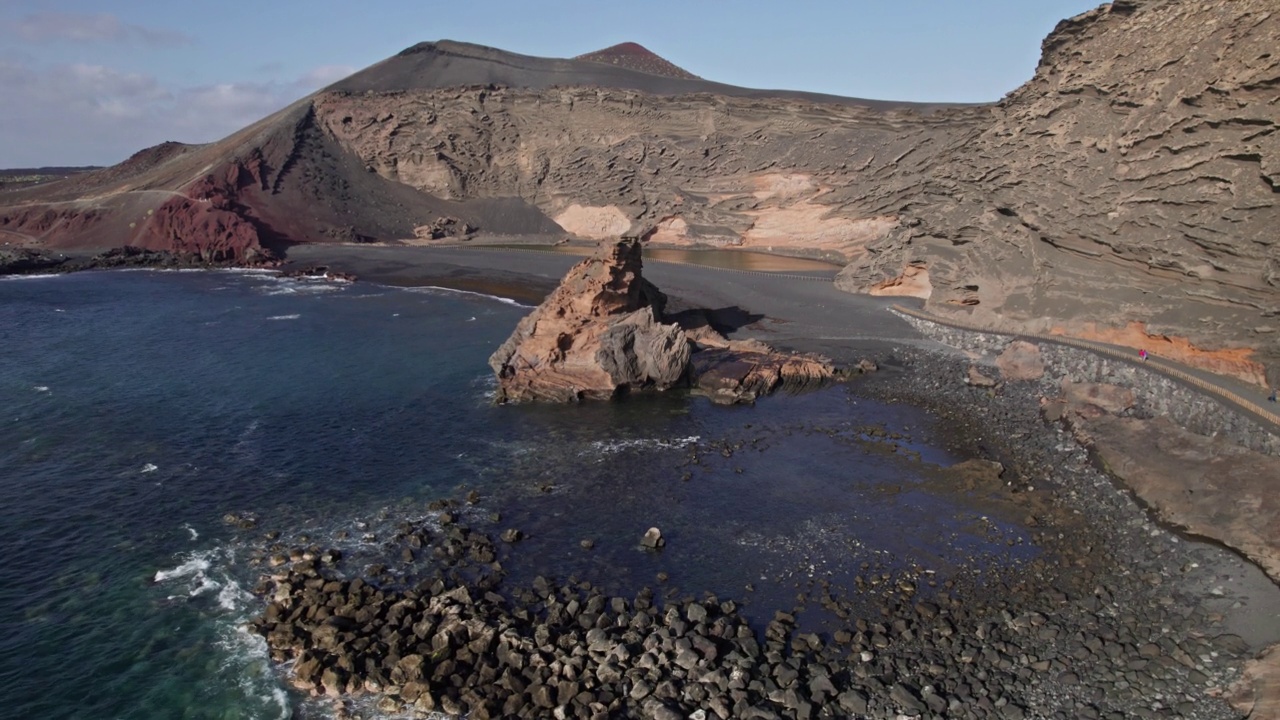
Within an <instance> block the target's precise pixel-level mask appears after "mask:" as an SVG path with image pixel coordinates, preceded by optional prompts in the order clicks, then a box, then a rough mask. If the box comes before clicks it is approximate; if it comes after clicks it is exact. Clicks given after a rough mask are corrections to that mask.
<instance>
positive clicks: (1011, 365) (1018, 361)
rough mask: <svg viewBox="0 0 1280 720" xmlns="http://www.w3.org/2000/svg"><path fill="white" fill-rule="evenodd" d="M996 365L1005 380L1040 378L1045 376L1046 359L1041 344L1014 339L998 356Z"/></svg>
mask: <svg viewBox="0 0 1280 720" xmlns="http://www.w3.org/2000/svg"><path fill="white" fill-rule="evenodd" d="M996 367H998V368H1000V376H1001V377H1003V378H1004V379H1005V380H1039V379H1040V378H1041V377H1044V360H1043V359H1042V358H1041V357H1040V346H1039V345H1036V344H1034V343H1029V342H1027V341H1025V340H1014V341H1013V342H1011V343H1009V347H1007V348H1005V350H1004V352H1002V353H1000V356H999V357H997V358H996Z"/></svg>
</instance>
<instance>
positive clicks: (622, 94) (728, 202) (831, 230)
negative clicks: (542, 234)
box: [315, 87, 987, 261]
mask: <svg viewBox="0 0 1280 720" xmlns="http://www.w3.org/2000/svg"><path fill="white" fill-rule="evenodd" d="M315 109H316V117H317V121H318V122H319V124H320V125H321V126H322V127H323V128H324V129H325V131H326V132H327V133H330V134H332V136H333V137H335V138H336V139H337V141H338V142H339V143H340V144H341V146H342V147H343V149H344V150H346V151H348V152H351V153H353V154H354V155H356V156H358V157H359V158H360V159H361V160H362V161H363V162H364V163H365V164H366V165H367V167H368V169H369V170H371V171H372V172H375V173H377V174H378V175H381V176H382V177H385V178H387V179H389V180H394V181H396V182H400V183H404V184H407V185H410V186H412V187H414V188H417V189H419V190H421V191H423V192H425V193H429V194H431V195H434V196H437V197H441V198H447V199H455V200H460V199H474V198H485V197H511V196H516V197H519V198H521V199H522V200H524V201H526V202H528V203H530V204H532V205H534V206H536V207H537V208H538V209H540V210H541V211H542V212H543V213H545V214H546V215H547V216H548V217H550V218H552V219H553V220H555V221H556V223H557V224H559V225H560V226H561V227H562V228H563V229H564V230H565V231H567V232H569V233H571V234H573V235H576V236H578V237H581V238H587V239H596V240H601V239H609V238H617V237H620V236H635V237H643V238H645V239H647V240H649V241H650V242H659V243H664V244H676V245H679V244H694V243H698V244H705V245H712V246H736V247H745V248H773V249H775V250H784V249H785V250H790V251H793V252H808V253H810V254H824V255H826V256H828V257H832V258H834V259H839V260H844V261H847V260H849V259H851V258H854V257H857V256H859V255H860V253H861V252H862V249H863V247H864V246H865V245H866V244H867V242H869V241H871V240H875V239H879V238H881V237H883V236H884V235H885V233H887V232H888V231H889V230H890V229H892V228H893V227H896V226H897V223H898V220H897V217H896V209H894V208H891V207H888V206H885V207H883V208H879V209H876V210H874V211H871V212H863V211H862V210H860V209H859V208H858V207H856V205H855V204H852V203H850V202H848V201H847V200H840V201H833V198H835V197H837V196H836V195H835V194H833V193H834V192H835V191H840V192H839V197H840V198H849V197H857V195H858V193H859V192H860V191H861V189H862V184H863V183H864V182H865V178H866V177H867V176H873V177H874V176H876V175H877V174H878V173H880V172H881V171H882V170H883V169H884V168H885V167H889V166H893V167H898V168H900V169H901V171H902V172H908V171H909V172H912V173H915V174H926V173H928V172H929V171H930V161H931V158H932V157H933V155H934V154H935V153H936V152H937V151H938V150H940V149H942V148H945V147H949V146H950V145H951V143H952V142H953V140H952V138H954V137H958V136H961V135H963V134H964V133H965V132H966V129H968V128H970V127H971V126H973V125H974V123H976V122H977V121H978V120H979V119H980V118H982V117H984V116H985V114H986V112H987V111H986V109H974V108H953V109H944V110H935V111H933V112H930V113H927V114H925V113H922V112H920V111H918V110H914V109H898V110H883V109H878V108H871V107H859V106H855V105H836V104H821V103H814V102H810V101H804V100H783V99H768V100H760V99H752V98H732V97H721V96H713V95H705V94H703V95H690V96H680V97H656V96H653V95H648V94H644V93H640V92H636V91H630V90H620V89H602V88H551V89H545V90H530V89H518V88H489V87H474V88H464V89H443V90H441V89H425V90H412V91H404V92H393V93H374V94H371V93H346V92H329V93H324V94H321V95H319V96H317V97H316V99H315Z"/></svg>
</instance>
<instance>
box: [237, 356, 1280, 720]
mask: <svg viewBox="0 0 1280 720" xmlns="http://www.w3.org/2000/svg"><path fill="white" fill-rule="evenodd" d="M882 359H883V361H884V363H885V366H886V368H885V369H886V372H882V373H877V374H875V375H871V376H868V377H867V378H865V379H863V380H861V381H859V383H858V385H857V386H856V387H855V388H854V393H855V395H865V396H867V397H874V398H878V399H880V400H882V401H887V402H908V403H912V404H918V405H924V406H927V407H929V408H931V409H932V411H933V412H934V413H936V414H937V415H938V416H940V417H941V418H943V419H944V421H945V422H946V423H947V424H948V427H950V428H951V430H952V433H953V435H954V443H955V446H956V448H957V449H958V450H964V451H965V452H966V453H968V454H969V455H971V456H973V457H975V458H976V459H975V460H974V461H971V462H970V463H962V465H961V466H956V467H954V468H951V469H947V470H943V471H942V472H943V478H944V480H946V479H948V478H949V481H950V482H953V483H954V484H955V485H956V486H957V487H959V488H961V489H962V490H964V491H965V492H968V493H972V494H974V495H976V496H981V497H983V498H987V499H989V500H990V502H992V503H993V507H995V506H997V505H998V506H1000V508H1002V509H1003V511H1007V510H1008V509H1009V508H1021V509H1022V511H1023V512H1024V513H1025V515H1026V519H1025V525H1026V527H1027V528H1028V540H1029V542H1031V543H1033V544H1034V545H1035V546H1036V548H1037V549H1038V552H1037V553H1036V554H1035V556H1034V558H1033V559H1031V560H1029V561H1028V562H1027V563H1025V564H1024V565H1021V566H1016V567H1011V568H1010V569H1008V570H1007V571H1000V570H998V569H993V568H987V569H985V570H981V571H974V572H958V573H956V575H955V576H952V577H940V576H937V575H933V574H926V573H923V572H919V571H912V570H904V571H899V572H882V571H881V569H880V568H867V567H862V568H859V569H857V571H856V577H855V578H854V581H853V582H852V583H851V584H849V585H848V586H837V585H835V584H829V583H824V582H822V581H815V582H812V583H810V584H809V585H808V586H806V587H804V588H802V589H801V592H800V594H799V595H798V596H797V600H796V604H795V606H794V607H788V608H775V609H773V610H772V611H770V612H769V613H768V615H767V616H766V617H751V616H749V613H747V612H744V609H743V607H744V606H742V604H741V603H740V602H739V601H737V600H736V599H733V598H726V597H710V596H707V595H706V594H704V593H701V592H700V591H699V590H698V589H697V588H686V589H683V590H680V591H678V590H674V589H665V588H662V590H663V591H658V592H655V591H654V590H649V589H646V590H643V591H641V592H639V593H638V594H636V595H634V596H626V597H620V596H617V595H611V594H609V593H607V592H606V591H604V589H603V588H602V586H601V583H599V582H596V583H595V584H592V583H590V582H586V581H583V580H579V579H576V578H554V577H553V578H549V579H548V578H538V579H536V580H535V581H534V582H533V583H531V584H525V585H517V584H515V583H513V582H511V581H509V580H508V579H507V577H508V575H509V574H514V573H511V570H512V569H513V568H518V567H519V566H520V564H521V562H522V559H521V549H522V533H521V532H520V531H519V529H517V528H512V527H502V526H501V524H500V523H497V522H493V518H488V519H486V518H485V517H484V516H483V514H477V513H470V512H468V506H467V505H466V504H465V503H464V502H462V501H456V502H447V501H446V502H439V503H437V504H436V505H435V506H434V507H433V509H432V511H431V515H430V517H428V518H426V519H419V520H414V521H408V520H406V521H405V522H403V523H402V524H401V526H400V527H399V531H398V532H397V533H396V534H395V536H394V537H392V538H389V539H387V540H386V541H385V542H384V543H383V544H382V546H381V550H380V553H381V555H382V556H383V561H382V562H378V563H375V564H374V565H372V566H370V565H366V564H364V563H362V562H359V561H354V560H353V559H351V558H344V557H343V556H342V554H341V553H338V552H335V551H332V550H326V549H325V548H322V547H319V546H313V545H307V544H304V543H301V542H299V543H293V544H290V543H283V542H281V543H277V544H276V545H275V546H274V547H272V548H271V549H270V551H269V552H267V553H265V554H264V555H263V556H262V558H261V561H262V562H263V563H264V564H267V565H269V566H274V568H273V570H272V571H271V574H270V575H269V576H268V577H266V578H264V580H263V582H262V583H261V584H260V586H259V587H258V588H257V590H258V592H259V593H260V594H261V595H262V596H263V598H264V602H265V610H264V612H263V614H262V615H261V616H260V617H258V618H257V619H255V620H254V621H253V622H252V627H253V629H254V630H256V631H257V632H259V633H260V634H262V635H263V636H265V637H266V639H267V642H268V644H269V646H270V648H271V653H272V657H273V658H274V659H276V660H277V661H279V662H282V663H287V664H286V665H285V667H286V668H288V670H287V672H288V673H289V675H290V678H291V681H292V682H293V683H294V684H295V685H296V686H297V687H299V688H301V689H303V690H305V691H307V692H310V693H313V694H316V695H326V696H330V697H332V698H333V700H334V702H336V703H337V704H338V705H339V708H340V714H342V713H352V714H360V713H362V712H365V711H372V712H375V713H393V712H396V713H408V714H414V713H417V714H426V713H429V712H438V713H444V714H446V715H451V716H459V717H460V716H463V715H466V716H468V717H472V718H484V717H547V716H554V717H582V718H603V717H645V718H686V717H698V718H716V717H719V718H726V719H727V718H740V717H741V718H783V717H785V718H818V717H873V718H880V717H898V716H905V717H921V718H1021V717H1037V718H1064V719H1065V718H1099V717H1102V718H1130V717H1181V718H1236V717H1242V716H1243V715H1244V712H1243V711H1241V710H1236V709H1233V708H1232V706H1231V705H1230V704H1229V703H1228V702H1227V701H1226V700H1225V699H1224V697H1225V696H1226V695H1227V694H1228V692H1229V688H1230V687H1231V683H1232V682H1233V681H1235V680H1237V678H1238V676H1239V673H1240V668H1241V665H1242V663H1243V662H1244V661H1245V660H1246V659H1247V658H1248V657H1251V656H1252V654H1253V653H1254V652H1255V651H1256V650H1257V649H1258V648H1257V647H1254V646H1252V645H1251V644H1250V642H1247V641H1246V640H1245V639H1242V637H1240V636H1239V635H1237V634H1234V633H1233V632H1232V630H1233V629H1235V628H1237V627H1239V626H1240V625H1239V622H1240V619H1239V617H1236V615H1239V614H1240V613H1242V612H1245V610H1247V608H1245V610H1240V609H1235V610H1230V609H1228V608H1226V606H1225V605H1222V604H1214V602H1213V601H1214V598H1213V597H1211V596H1210V595H1209V593H1208V590H1207V585H1206V583H1208V582H1209V581H1210V578H1209V577H1208V576H1207V574H1208V573H1211V572H1212V571H1211V570H1210V566H1211V565H1212V562H1213V560H1212V558H1211V556H1214V557H1216V555H1214V554H1215V553H1218V554H1222V551H1220V550H1216V549H1213V548H1206V547H1204V546H1202V545H1195V544H1191V543H1187V542H1185V541H1183V540H1181V539H1180V538H1178V537H1177V536H1175V535H1171V534H1170V533H1169V532H1167V531H1165V530H1162V529H1160V528H1159V527H1157V526H1156V525H1154V524H1153V523H1152V522H1151V521H1150V520H1149V519H1148V518H1147V516H1146V515H1145V514H1144V512H1143V511H1142V509H1141V508H1139V507H1138V506H1137V505H1136V504H1135V503H1134V502H1133V500H1132V499H1131V498H1130V497H1129V496H1128V494H1127V493H1125V492H1123V491H1122V490H1120V489H1117V488H1116V487H1114V486H1113V485H1112V483H1111V482H1110V480H1109V479H1108V478H1107V477H1106V476H1105V475H1104V474H1102V473H1101V472H1099V471H1098V470H1097V469H1096V468H1095V467H1094V466H1093V465H1092V464H1091V462H1090V460H1089V457H1088V454H1087V453H1086V452H1085V450H1084V449H1082V448H1080V447H1079V446H1078V445H1077V444H1076V443H1075V442H1074V441H1073V440H1072V438H1071V437H1070V435H1069V434H1068V433H1067V432H1066V431H1065V430H1063V429H1061V428H1059V427H1058V426H1056V425H1052V424H1050V425H1046V424H1045V422H1044V421H1043V419H1042V417H1041V415H1040V393H1039V391H1038V389H1037V388H1036V387H1035V386H1034V385H1033V384H1030V383H1024V384H1017V383H1006V384H1003V385H1001V386H1000V387H999V388H996V387H979V386H977V385H973V384H967V383H965V382H963V380H962V378H963V377H964V376H965V375H966V369H967V367H968V363H967V362H966V361H963V360H960V359H958V358H956V357H954V356H950V355H942V354H934V353H930V352H925V351H919V350H900V351H899V352H898V353H896V354H895V355H894V356H893V357H889V358H882ZM473 499H474V498H473ZM473 516H474V517H473ZM642 540H643V539H642V538H641V537H636V539H635V541H636V545H637V548H640V547H642ZM584 551H587V550H585V548H584ZM647 551H649V552H661V551H660V550H656V549H655V550H647ZM958 552H959V551H958ZM424 561H426V565H423V562H424ZM526 561H527V560H526ZM424 568H425V569H424ZM686 592H687V593H688V594H684V593H686ZM759 611H760V610H759V609H757V610H756V612H759ZM1233 613H1234V615H1233ZM818 615H821V616H823V617H826V618H828V621H827V622H826V623H825V624H822V625H821V627H820V628H819V629H818V630H817V631H810V630H809V629H808V627H807V625H806V623H805V619H806V618H808V617H813V616H818ZM1257 639H1258V638H1250V640H1253V641H1256V640H1257Z"/></svg>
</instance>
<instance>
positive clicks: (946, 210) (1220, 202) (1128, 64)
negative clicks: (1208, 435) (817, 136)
mask: <svg viewBox="0 0 1280 720" xmlns="http://www.w3.org/2000/svg"><path fill="white" fill-rule="evenodd" d="M1276 10H1277V8H1276V6H1275V3H1274V2H1270V0H1240V1H1238V2H1236V1H1234V0H1233V1H1230V2H1226V1H1222V0H1219V1H1216V2H1186V1H1182V0H1145V1H1137V2H1134V1H1128V0H1126V1H1123V2H1113V3H1110V4H1106V5H1102V6H1101V7H1099V8H1097V9H1096V10H1092V11H1090V12H1087V13H1084V14H1082V15H1079V16H1077V17H1074V18H1071V19H1069V20H1064V21H1063V22H1061V23H1059V24H1058V26H1057V28H1055V29H1054V31H1053V32H1052V33H1051V34H1050V35H1049V36H1048V37H1047V38H1046V39H1045V41H1044V44H1043V54H1042V57H1041V60H1040V64H1039V67H1038V68H1037V70H1036V73H1035V76H1034V77H1033V78H1032V79H1031V80H1030V81H1029V82H1027V83H1026V84H1024V85H1023V86H1022V87H1020V88H1018V89H1017V90H1015V91H1014V92H1012V93H1010V94H1009V95H1008V96H1006V97H1005V98H1004V99H1003V100H1002V101H1001V102H1000V103H998V104H997V105H996V106H995V107H993V108H992V109H991V115H990V117H989V120H988V121H987V122H985V123H984V124H983V125H982V127H980V128H977V129H975V130H974V131H972V132H970V133H969V134H968V135H967V136H966V137H965V138H964V139H963V141H961V142H960V143H958V144H957V145H956V146H955V147H954V148H953V149H951V150H948V151H946V152H943V153H940V154H938V155H937V156H936V158H935V160H934V162H933V164H932V167H931V170H930V172H929V173H928V174H920V173H916V172H915V171H913V170H912V169H910V168H906V167H903V168H891V169H886V171H885V172H882V173H878V174H877V175H876V176H875V177H874V178H868V181H869V182H867V183H866V184H864V185H861V186H859V188H858V190H857V193H856V194H849V195H845V196H844V197H845V198H846V199H847V200H848V202H849V205H848V207H849V208H850V209H852V208H855V207H856V208H859V211H860V213H861V214H863V215H884V214H892V215H896V216H898V217H900V218H901V223H899V224H898V225H897V226H896V227H894V228H893V229H891V230H890V231H889V232H887V233H886V234H884V235H883V236H882V237H880V238H877V239H875V240H873V241H872V242H870V243H869V244H868V245H867V246H866V254H864V255H863V256H861V257H859V258H857V259H855V261H854V262H853V263H852V264H851V265H849V267H847V268H846V270H845V271H844V272H843V273H842V274H841V276H840V278H839V279H838V280H837V285H838V286H839V287H841V288H843V289H846V290H849V291H853V292H872V293H875V292H878V291H882V290H885V289H890V288H893V287H896V286H900V285H902V284H903V283H904V282H906V281H907V280H908V279H911V278H915V279H916V280H917V282H916V285H917V286H918V287H917V290H918V292H917V293H916V295H917V296H918V297H922V298H926V299H927V303H926V304H927V307H928V309H929V310H930V312H934V313H937V314H940V315H950V316H953V317H963V318H966V319H968V320H970V321H974V322H979V323H982V324H986V325H988V326H990V327H995V328H1001V329H1012V330H1021V331H1028V332H1043V333H1047V332H1052V331H1055V330H1056V331H1060V332H1063V333H1065V334H1070V335H1075V336H1079V337H1085V338H1093V339H1098V340H1104V341H1108V342H1118V343H1121V344H1126V345H1130V346H1133V347H1135V348H1140V347H1146V348H1147V349H1153V348H1156V347H1159V348H1161V350H1162V351H1166V354H1170V355H1172V354H1174V353H1175V352H1176V353H1177V355H1178V357H1179V359H1181V360H1183V361H1184V362H1188V363H1191V364H1196V365H1200V366H1202V367H1206V368H1208V369H1215V370H1219V371H1226V372H1232V373H1233V374H1236V375H1238V376H1239V377H1242V378H1249V379H1251V380H1252V381H1254V382H1259V381H1261V380H1262V378H1261V375H1262V373H1261V372H1260V369H1261V366H1262V365H1267V366H1268V367H1269V370H1270V373H1271V374H1270V383H1271V384H1272V385H1273V386H1274V385H1276V384H1278V383H1280V375H1277V374H1276V373H1277V372H1280V368H1277V361H1278V360H1280V245H1277V239H1276V235H1275V232H1274V228H1275V227H1277V226H1280V203H1277V199H1278V198H1277V191H1278V189H1280V165H1277V163H1278V162H1280V144H1278V143H1280V132H1277V131H1280V115H1277V111H1276V107H1277V103H1278V102H1280V54H1277V53H1275V51H1274V48H1275V47H1276V46H1277V45H1280V13H1277V12H1276ZM922 269H923V270H924V271H926V272H927V285H925V284H922V283H919V282H918V279H919V274H920V273H921V272H922ZM1249 350H1252V351H1253V352H1252V353H1249V352H1248V351H1249ZM1214 351H1226V352H1224V353H1215V352H1214ZM1241 352H1245V353H1246V354H1249V355H1251V357H1246V358H1244V359H1245V360H1248V361H1252V365H1253V366H1252V368H1242V367H1240V361H1241V359H1242V358H1241V357H1240V353H1241ZM1215 354H1221V355H1222V358H1221V360H1222V362H1221V363H1220V362H1218V359H1217V358H1215ZM1219 365H1221V366H1222V367H1221V368H1219V367H1218V366H1219Z"/></svg>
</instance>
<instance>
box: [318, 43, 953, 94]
mask: <svg viewBox="0 0 1280 720" xmlns="http://www.w3.org/2000/svg"><path fill="white" fill-rule="evenodd" d="M632 44H633V43H632ZM637 47H639V46H637ZM602 52H604V51H602ZM650 54H651V53H650ZM651 55H652V54H651ZM653 57H654V58H657V59H658V60H661V61H662V62H663V63H666V61H665V60H662V59H661V58H658V57H657V56H656V55H653ZM666 64H668V65H669V64H670V63H666ZM671 67H673V68H675V69H676V70H677V71H679V73H684V75H683V76H682V75H680V74H679V73H675V74H661V73H653V72H652V71H648V70H642V69H633V68H630V67H627V66H625V65H624V64H605V63H601V62H594V61H591V60H585V59H574V60H559V59H553V58H540V57H532V56H530V55H518V54H516V53H510V52H506V51H505V50H497V49H494V48H490V47H485V46H483V45H472V44H471V43H464V42H456V41H453V40H440V41H438V42H424V43H418V44H417V45H414V46H413V47H411V48H407V49H405V50H402V51H401V52H400V53H399V54H397V55H395V56H394V57H390V58H388V59H386V60H383V61H382V62H380V63H377V64H375V65H371V66H369V67H368V68H365V69H364V70H361V71H360V72H358V73H356V74H354V75H352V76H350V77H348V78H345V79H343V80H339V81H338V82H336V83H334V84H333V85H330V86H329V87H328V88H326V90H328V91H333V92H369V91H374V92H395V91H405V90H438V89H446V88H458V87H470V86H482V85H493V86H495V87H508V88H523V89H528V90H547V89H550V88H556V87H596V88H607V89H611V90H635V91H638V92H642V93H646V94H649V95H691V94H713V95H721V96H724V97H732V98H756V99H796V100H808V101H811V102H822V103H835V104H842V105H858V106H863V107H876V108H915V109H918V110H922V111H927V110H929V109H932V108H937V107H949V106H948V105H945V104H929V103H905V102H894V101H887V100H865V99H860V98H846V97H840V96H838V95H823V94H821V93H806V92H797V91H793V90H756V89H753V88H744V87H738V86H736V85H725V84H724V83H717V82H710V81H708V80H700V79H698V78H697V77H696V76H694V75H692V74H690V73H686V72H684V71H683V70H680V68H676V67H675V66H674V65H672V66H671ZM685 76H687V77H685Z"/></svg>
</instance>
